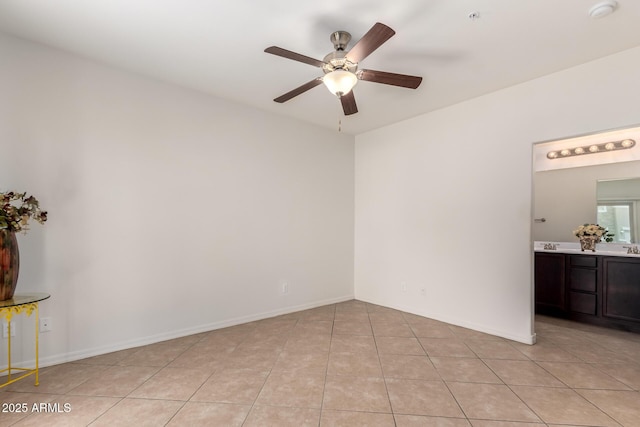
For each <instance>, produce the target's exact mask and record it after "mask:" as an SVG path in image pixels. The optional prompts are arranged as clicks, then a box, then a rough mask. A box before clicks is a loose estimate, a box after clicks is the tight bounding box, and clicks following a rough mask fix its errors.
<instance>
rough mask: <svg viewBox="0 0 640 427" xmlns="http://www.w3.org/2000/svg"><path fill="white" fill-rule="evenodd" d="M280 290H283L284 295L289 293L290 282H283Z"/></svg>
mask: <svg viewBox="0 0 640 427" xmlns="http://www.w3.org/2000/svg"><path fill="white" fill-rule="evenodd" d="M280 292H282V294H283V295H285V294H288V293H289V283H288V282H282V288H281V289H280Z"/></svg>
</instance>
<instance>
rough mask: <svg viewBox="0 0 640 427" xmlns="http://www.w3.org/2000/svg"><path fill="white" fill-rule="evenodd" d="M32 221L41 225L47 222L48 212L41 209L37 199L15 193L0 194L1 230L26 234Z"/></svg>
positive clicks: (25, 194)
mask: <svg viewBox="0 0 640 427" xmlns="http://www.w3.org/2000/svg"><path fill="white" fill-rule="evenodd" d="M30 219H33V220H35V221H37V222H39V223H40V224H44V223H45V222H46V221H47V212H46V211H43V210H41V209H40V204H39V203H38V200H37V199H36V198H35V197H33V196H27V193H16V192H14V191H8V192H6V193H0V229H6V230H9V231H23V232H25V233H26V231H27V230H28V229H29V220H30Z"/></svg>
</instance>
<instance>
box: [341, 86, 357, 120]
mask: <svg viewBox="0 0 640 427" xmlns="http://www.w3.org/2000/svg"><path fill="white" fill-rule="evenodd" d="M340 102H341V103H342V110H343V111H344V115H345V116H350V115H351V114H355V113H357V112H358V106H357V105H356V98H355V96H353V91H352V90H351V91H349V93H347V94H346V95H342V96H341V97H340Z"/></svg>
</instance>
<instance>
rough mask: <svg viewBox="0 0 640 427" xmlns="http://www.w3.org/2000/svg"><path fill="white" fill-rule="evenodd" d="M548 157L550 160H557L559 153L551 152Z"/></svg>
mask: <svg viewBox="0 0 640 427" xmlns="http://www.w3.org/2000/svg"><path fill="white" fill-rule="evenodd" d="M547 157H548V158H549V159H557V158H558V152H557V151H549V152H548V153H547Z"/></svg>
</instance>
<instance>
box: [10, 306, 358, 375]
mask: <svg viewBox="0 0 640 427" xmlns="http://www.w3.org/2000/svg"><path fill="white" fill-rule="evenodd" d="M352 299H354V296H353V295H352V294H351V295H344V296H341V297H337V298H329V299H326V300H320V301H314V302H312V303H307V304H300V305H295V306H289V307H282V308H278V309H276V310H270V311H264V312H262V313H257V314H251V315H247V316H241V317H235V318H232V319H227V320H223V321H219V322H213V323H208V324H204V325H198V326H194V327H190V328H184V329H178V330H175V331H169V332H166V333H162V334H157V335H152V336H147V337H143V338H139V339H135V340H128V341H123V342H120V343H117V344H112V345H107V346H103V347H94V348H91V349H86V350H79V351H74V352H70V353H64V354H57V355H52V356H47V357H41V358H40V360H39V365H40V367H41V368H43V367H47V366H53V365H58V364H61V363H67V362H74V361H77V360H82V359H86V358H88V357H94V356H100V355H102V354H107V353H112V352H114V351H120V350H127V349H130V348H135V347H140V346H144V345H149V344H155V343H158V342H162V341H167V340H172V339H176V338H182V337H186V336H189V335H194V334H199V333H202V332H210V331H214V330H216V329H222V328H228V327H230V326H236V325H241V324H243V323H248V322H254V321H256V320H263V319H268V318H270V317H275V316H281V315H283V314H289V313H295V312H297V311H303V310H309V309H312V308H316V307H322V306H324V305H329V304H336V303H340V302H344V301H350V300H352ZM11 364H12V365H13V366H14V367H16V366H20V367H29V366H35V360H27V361H12V363H11ZM6 367H7V366H6V365H5V366H0V370H2V369H5V368H6Z"/></svg>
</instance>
